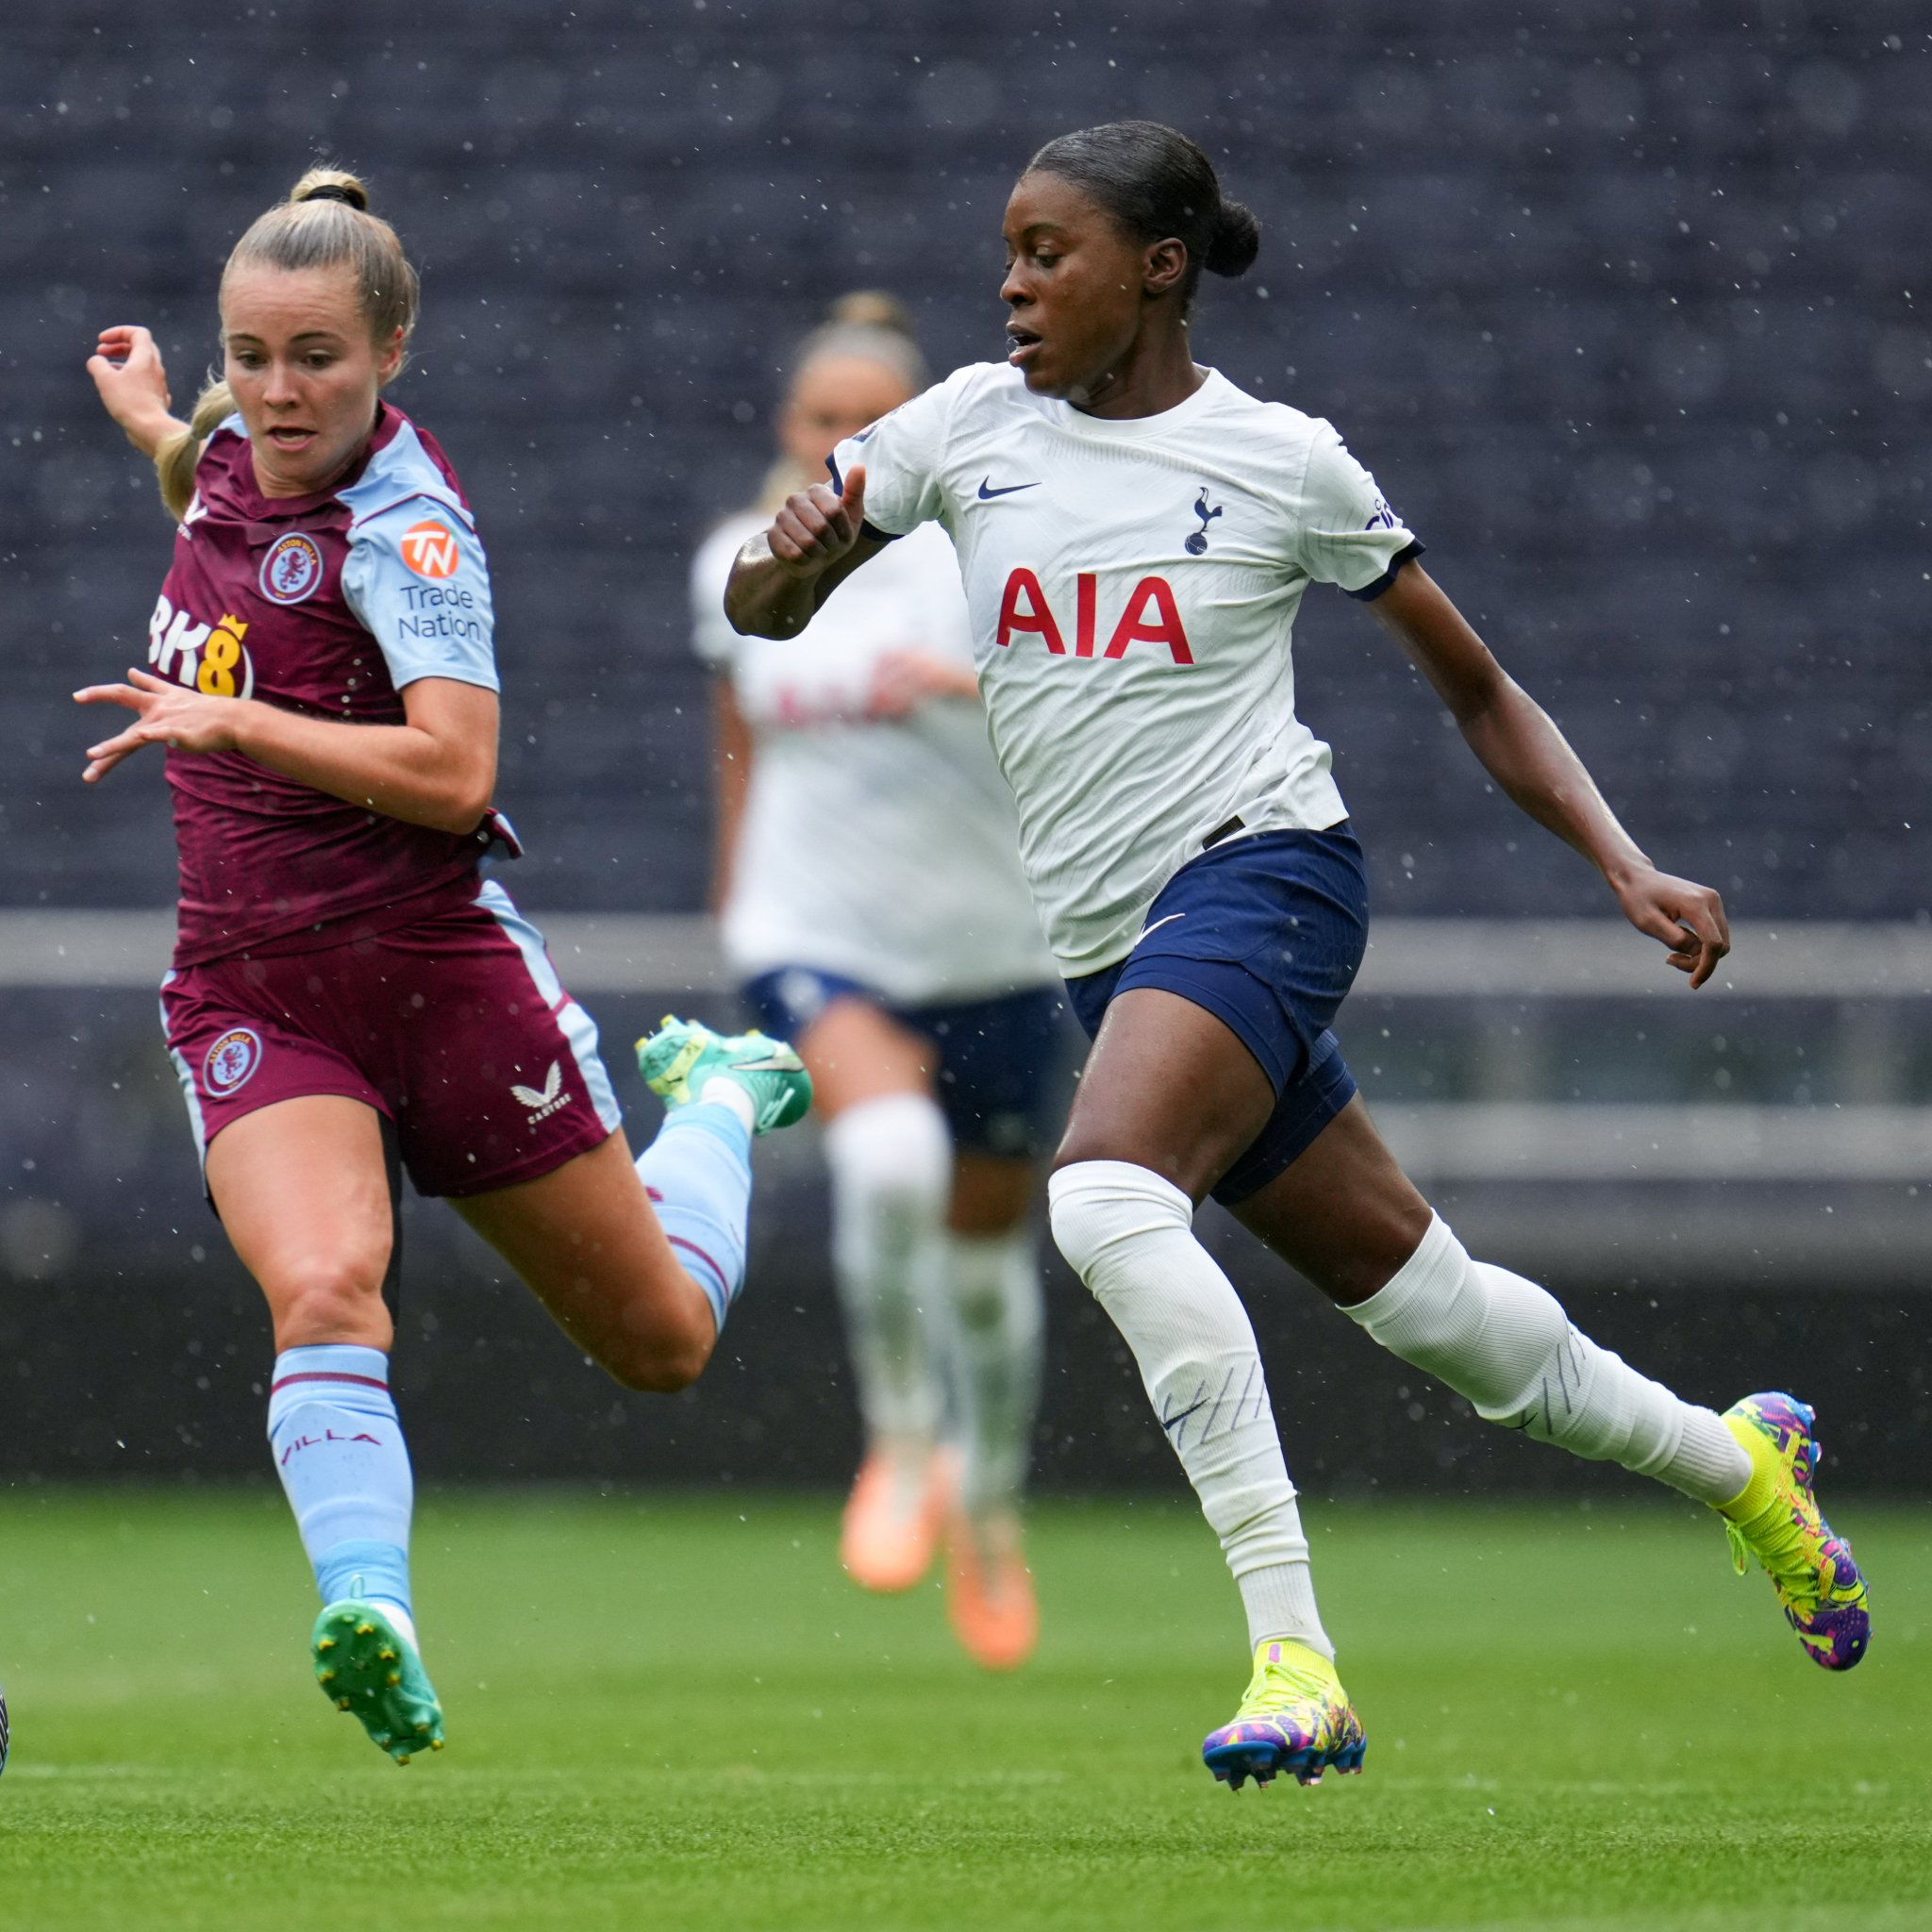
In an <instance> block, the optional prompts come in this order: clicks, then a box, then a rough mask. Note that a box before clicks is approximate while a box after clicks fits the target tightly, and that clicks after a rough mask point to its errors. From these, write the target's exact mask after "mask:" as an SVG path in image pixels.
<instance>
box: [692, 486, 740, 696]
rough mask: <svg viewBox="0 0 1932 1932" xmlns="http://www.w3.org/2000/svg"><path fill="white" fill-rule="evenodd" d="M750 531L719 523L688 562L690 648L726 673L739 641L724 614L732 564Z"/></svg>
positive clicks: (738, 523)
mask: <svg viewBox="0 0 1932 1932" xmlns="http://www.w3.org/2000/svg"><path fill="white" fill-rule="evenodd" d="M751 534H752V530H751V528H750V527H749V526H748V525H746V524H745V523H743V522H741V521H739V520H737V519H734V520H733V521H732V522H730V523H728V524H724V525H720V526H719V527H718V528H717V529H715V530H713V531H712V532H711V534H710V535H709V536H708V537H707V538H706V539H705V541H703V542H702V543H701V544H699V545H698V554H697V555H696V556H695V557H694V558H691V649H692V650H693V651H694V652H695V653H696V654H697V655H698V657H699V658H702V659H703V661H704V662H705V663H707V664H708V665H709V666H710V667H711V669H712V670H713V671H719V672H729V671H730V669H731V668H732V665H733V664H734V663H735V662H736V661H737V658H738V648H739V645H740V643H741V639H740V637H739V635H738V633H737V632H736V631H735V630H733V629H732V628H731V620H730V619H729V618H728V617H726V616H725V615H724V588H725V586H726V585H727V584H728V583H730V581H731V566H732V563H733V562H734V561H735V560H736V558H737V556H738V553H739V551H740V550H741V549H742V548H743V547H744V540H745V539H746V538H747V537H748V536H750V535H751Z"/></svg>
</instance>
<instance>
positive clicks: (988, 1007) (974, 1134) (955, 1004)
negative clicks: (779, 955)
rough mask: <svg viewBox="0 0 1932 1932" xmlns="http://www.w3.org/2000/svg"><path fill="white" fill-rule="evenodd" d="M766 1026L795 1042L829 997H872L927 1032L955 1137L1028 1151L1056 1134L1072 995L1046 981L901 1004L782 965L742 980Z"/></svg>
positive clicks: (855, 983) (969, 1143) (1016, 1154)
mask: <svg viewBox="0 0 1932 1932" xmlns="http://www.w3.org/2000/svg"><path fill="white" fill-rule="evenodd" d="M742 991H743V995H744V1001H745V1004H746V1005H747V1006H748V1007H750V1008H751V1009H752V1012H753V1013H754V1014H755V1015H756V1016H757V1019H758V1024H759V1025H760V1026H761V1027H763V1028H764V1030H765V1031H766V1032H767V1033H774V1034H776V1035H777V1036H778V1038H779V1039H781V1040H791V1041H794V1042H795V1041H796V1040H797V1038H798V1036H799V1035H800V1034H801V1033H803V1032H804V1031H805V1030H806V1028H807V1027H808V1026H809V1025H810V1024H811V1023H812V1022H813V1021H814V1020H816V1019H817V1018H818V1016H819V1015H820V1014H821V1013H822V1012H824V1009H825V1008H826V1007H828V1006H829V1005H830V1004H831V1003H832V1001H833V1000H835V999H840V998H853V999H862V1000H867V1001H869V1002H870V1003H871V1004H872V1005H874V1006H875V1007H877V1008H878V1009H879V1010H880V1011H881V1012H882V1013H884V1014H886V1015H887V1016H888V1017H889V1018H890V1019H892V1020H896V1021H897V1022H898V1024H900V1025H902V1026H906V1027H909V1028H910V1029H911V1030H912V1031H913V1032H914V1033H917V1034H919V1035H920V1036H921V1037H922V1038H923V1039H924V1040H927V1041H931V1043H932V1045H933V1047H934V1048H935V1050H936V1058H937V1060H938V1063H939V1064H938V1085H937V1090H936V1091H937V1098H938V1100H939V1104H940V1107H941V1111H943V1113H944V1114H945V1117H946V1126H947V1128H948V1130H949V1131H950V1132H951V1134H952V1137H953V1144H954V1145H955V1146H956V1147H961V1148H964V1149H966V1150H968V1151H969V1152H972V1153H975V1154H995V1155H1001V1156H1006V1157H1009V1158H1030V1157H1032V1156H1034V1155H1037V1154H1039V1153H1041V1151H1043V1150H1044V1149H1045V1148H1046V1147H1047V1146H1048V1145H1050V1144H1051V1142H1052V1141H1054V1140H1055V1139H1056V1138H1057V1136H1058V1131H1059V1125H1060V1121H1061V1117H1062V1114H1063V1113H1064V1104H1063V1096H1062V1093H1061V1082H1060V1079H1059V1077H1058V1076H1059V1073H1060V1070H1061V1068H1062V1067H1063V1066H1064V1065H1065V1063H1066V1032H1065V1021H1064V1013H1065V1008H1066V1003H1065V1001H1064V1000H1062V999H1061V997H1060V995H1059V993H1058V991H1056V989H1054V988H1053V987H1050V986H1042V987H1029V988H1028V989H1026V990H1025V991H1022V992H1008V993H996V994H994V995H993V996H992V997H991V998H990V999H982V1000H954V1001H947V1002H944V1003H941V1004H937V1005H933V1006H916V1007H915V1006H901V1005H899V1004H897V1003H896V1002H895V1001H892V1000H889V999H887V998H886V996H885V995H884V994H883V993H881V992H879V991H877V990H876V989H874V988H873V987H870V986H867V985H866V984H865V983H864V982H863V981H862V980H858V979H848V978H846V977H845V975H844V974H840V973H824V972H821V971H820V970H819V969H818V968H817V967H816V966H781V967H778V968H777V969H775V970H774V971H773V972H771V973H761V974H758V977H757V978H756V979H752V980H748V981H747V982H746V983H745V985H744V987H743V988H742Z"/></svg>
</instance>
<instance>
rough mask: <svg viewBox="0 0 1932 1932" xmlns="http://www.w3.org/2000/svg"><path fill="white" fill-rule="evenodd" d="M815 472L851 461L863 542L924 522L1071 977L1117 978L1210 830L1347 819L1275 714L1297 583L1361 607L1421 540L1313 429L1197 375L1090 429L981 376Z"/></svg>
mask: <svg viewBox="0 0 1932 1932" xmlns="http://www.w3.org/2000/svg"><path fill="white" fill-rule="evenodd" d="M833 461H834V464H835V466H836V471H837V474H838V475H843V474H844V473H845V472H846V471H847V470H848V469H849V468H850V467H851V466H852V465H853V464H855V463H861V462H862V463H863V464H864V465H865V471H866V488H865V516H866V521H867V522H868V523H869V524H871V525H873V527H874V529H875V530H878V531H880V532H881V533H884V534H887V535H898V534H903V533H905V532H908V531H910V530H913V529H916V528H917V527H918V526H919V525H921V524H923V523H925V522H927V521H936V522H938V523H939V524H941V525H943V526H944V528H945V529H946V531H947V532H948V533H949V534H950V535H951V537H952V539H953V542H954V545H955V547H956V548H957V550H958V558H959V567H960V571H961V575H963V578H964V581H965V586H966V596H967V602H968V605H969V608H970V610H971V613H972V630H973V646H974V657H975V659H976V661H977V664H978V668H979V686H980V692H981V695H982V697H983V698H984V700H985V704H986V709H987V716H988V719H989V722H990V725H991V735H992V745H993V752H994V756H995V757H996V758H998V760H999V765H1000V769H1001V771H1002V772H1003V773H1004V774H1006V778H1007V782H1008V784H1009V785H1010V786H1011V787H1012V789H1013V796H1014V798H1015V800H1016V801H1017V803H1018V806H1019V813H1020V851H1021V857H1022V859H1023V862H1024V866H1025V869H1026V875H1027V878H1028V880H1029V881H1030V882H1031V885H1032V888H1033V895H1034V900H1035V903H1036V904H1037V905H1038V907H1039V908H1040V914H1041V920H1042V921H1043V922H1044V924H1045V926H1046V932H1047V938H1048V939H1049V941H1051V942H1052V945H1053V949H1054V952H1055V954H1056V955H1057V956H1058V959H1059V963H1060V968H1061V970H1062V972H1064V973H1065V974H1068V975H1069V976H1074V975H1078V974H1088V973H1095V972H1098V971H1099V970H1100V969H1101V968H1102V967H1105V966H1109V965H1111V964H1113V962H1114V961H1115V960H1117V959H1120V958H1124V957H1125V955H1126V954H1127V952H1128V951H1129V950H1130V949H1131V947H1132V945H1133V941H1134V938H1135V935H1136V934H1137V933H1138V932H1139V931H1140V928H1141V922H1142V920H1143V919H1144V917H1145V914H1146V911H1147V908H1148V907H1149V905H1150V904H1151V903H1152V902H1153V899H1154V897H1155V894H1156V893H1158V891H1160V889H1161V887H1162V886H1164V885H1165V884H1166V883H1167V881H1168V880H1169V879H1170V878H1171V877H1173V875H1174V873H1175V872H1176V871H1177V870H1178V869H1179V868H1180V867H1181V866H1182V865H1183V864H1185V863H1186V861H1187V860H1189V859H1190V858H1193V857H1195V856H1196V855H1197V854H1198V853H1199V852H1200V851H1201V850H1202V849H1203V847H1202V841H1204V840H1205V839H1207V838H1208V836H1209V835H1210V834H1212V833H1214V832H1216V831H1217V830H1219V829H1220V828H1221V827H1223V826H1224V825H1226V824H1228V823H1229V822H1230V821H1231V820H1234V819H1237V818H1238V819H1239V820H1240V821H1241V829H1242V830H1244V831H1247V832H1268V831H1280V830H1285V829H1290V828H1297V827H1299V828H1305V829H1315V830H1320V829H1323V828H1325V827H1327V826H1329V825H1334V824H1339V823H1340V822H1341V820H1342V819H1343V818H1344V817H1345V816H1346V815H1347V814H1346V809H1345V808H1344V807H1343V805H1342V803H1341V793H1340V792H1339V791H1337V790H1336V788H1335V782H1334V780H1333V779H1332V778H1331V777H1330V776H1329V770H1328V767H1329V755H1328V747H1327V746H1326V745H1325V744H1324V743H1323V742H1322V741H1320V740H1319V739H1317V738H1316V737H1315V736H1314V734H1313V733H1312V732H1311V731H1309V729H1308V728H1307V725H1306V724H1303V723H1302V722H1301V721H1300V720H1299V719H1298V718H1297V717H1296V716H1295V710H1294V674H1293V669H1292V666H1291V660H1290V655H1289V645H1290V636H1291V630H1292V627H1293V625H1294V618H1295V612H1296V610H1297V609H1298V608H1300V605H1301V600H1302V592H1303V591H1305V590H1306V589H1307V586H1308V585H1309V583H1311V582H1315V583H1333V584H1339V585H1341V588H1342V589H1344V590H1346V591H1351V592H1353V593H1354V594H1356V595H1357V596H1373V595H1374V594H1376V592H1377V591H1380V590H1383V589H1385V588H1386V587H1387V585H1388V584H1389V582H1390V581H1391V578H1392V576H1393V574H1394V572H1395V570H1396V568H1397V567H1398V566H1399V564H1400V562H1401V561H1402V560H1403V559H1404V558H1406V557H1407V556H1412V555H1415V554H1416V553H1418V552H1419V551H1420V549H1421V547H1422V546H1421V545H1420V544H1419V543H1417V541H1416V540H1415V538H1414V537H1413V536H1411V535H1410V533H1409V532H1408V531H1407V529H1405V528H1404V527H1403V525H1401V523H1400V522H1398V521H1397V519H1396V517H1395V516H1394V514H1393V512H1392V511H1391V509H1390V508H1389V506H1388V505H1387V504H1386V503H1385V502H1384V501H1383V500H1382V496H1381V493H1380V491H1377V490H1376V488H1375V481H1374V477H1373V476H1371V475H1369V473H1368V472H1367V471H1366V470H1365V469H1363V468H1362V466H1361V465H1360V464H1359V463H1358V462H1357V461H1356V459H1355V458H1353V457H1352V456H1350V455H1349V453H1348V451H1347V449H1346V448H1345V447H1344V445H1343V443H1342V441H1341V437H1340V436H1339V435H1338V434H1337V433H1336V431H1335V429H1334V427H1333V426H1332V425H1329V424H1327V423H1325V422H1323V421H1322V420H1321V419H1319V418H1316V417H1310V416H1305V415H1303V414H1302V413H1301V411H1300V410H1298V409H1293V408H1289V407H1288V406H1287V405H1285V404H1282V403H1264V402H1261V401H1259V400H1257V398H1256V397H1253V396H1250V395H1248V394H1246V393H1244V392H1243V391H1241V390H1239V389H1237V388H1236V387H1235V386H1234V385H1233V384H1232V383H1231V382H1228V381H1227V380H1226V379H1225V378H1224V377H1223V376H1222V375H1218V374H1217V373H1215V372H1213V371H1211V370H1210V371H1209V372H1208V376H1207V379H1206V381H1204V382H1203V383H1202V385H1201V387H1200V388H1199V389H1198V390H1196V391H1194V393H1193V394H1192V395H1191V396H1190V397H1189V398H1188V399H1187V401H1185V402H1184V403H1181V404H1179V405H1178V406H1177V407H1176V408H1172V409H1168V410H1166V411H1164V412H1163V413H1162V414H1160V415H1158V416H1143V417H1138V418H1132V419H1128V420H1124V421H1117V420H1109V419H1103V418H1100V417H1095V416H1086V415H1082V414H1081V413H1080V412H1079V411H1078V410H1076V409H1074V408H1073V407H1072V406H1071V405H1070V404H1067V403H1063V402H1058V401H1056V400H1054V399H1053V398H1051V397H1047V396H1037V395H1034V394H1033V393H1032V392H1031V391H1029V390H1028V389H1027V388H1026V385H1025V382H1024V379H1023V377H1022V376H1021V374H1020V372H1019V371H1018V370H1016V369H1012V368H1009V367H1008V365H1007V364H1005V363H978V364H975V365H974V366H972V367H970V368H966V369H961V370H958V371H957V372H956V373H955V374H954V375H951V376H949V377H948V378H947V379H946V380H945V381H944V382H942V383H941V384H939V385H938V386H937V387H936V388H933V389H930V390H927V391H925V393H924V395H920V396H915V397H914V398H913V399H912V401H910V402H909V403H907V404H906V405H905V406H904V407H903V408H899V409H896V410H894V411H893V413H892V414H891V415H890V416H887V417H885V418H883V419H882V420H881V421H880V422H878V423H876V424H874V425H873V426H872V427H871V428H870V429H868V430H866V431H864V432H863V433H862V434H860V435H859V436H857V437H854V438H852V439H850V440H849V441H845V442H843V443H841V444H840V446H839V448H838V450H837V452H836V453H835V456H834V458H833ZM899 547H900V546H899V545H897V544H894V545H892V546H891V548H889V549H888V550H886V551H884V552H882V553H881V554H880V556H879V557H878V558H875V559H874V561H873V562H872V563H870V564H868V565H867V566H866V567H865V568H864V569H863V570H861V571H859V572H858V573H857V574H856V575H855V576H853V577H851V578H849V579H847V583H846V585H845V586H843V587H841V592H840V594H841V595H842V594H843V592H844V590H845V589H847V588H850V586H851V585H853V584H856V583H858V582H861V581H863V579H864V578H865V577H866V576H867V575H869V574H870V573H871V572H872V571H874V570H877V569H878V568H880V566H881V565H882V564H884V563H885V562H886V561H887V560H888V559H889V558H891V556H892V555H893V552H894V551H896V550H897V549H898V548H899Z"/></svg>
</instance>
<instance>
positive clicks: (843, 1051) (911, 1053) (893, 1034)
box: [791, 993, 938, 1121]
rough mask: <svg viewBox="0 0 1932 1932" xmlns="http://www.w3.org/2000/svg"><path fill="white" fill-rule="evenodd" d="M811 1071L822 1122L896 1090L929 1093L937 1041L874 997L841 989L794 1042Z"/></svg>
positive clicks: (816, 1102)
mask: <svg viewBox="0 0 1932 1932" xmlns="http://www.w3.org/2000/svg"><path fill="white" fill-rule="evenodd" d="M791 1043H792V1045H793V1047H794V1048H795V1049H796V1051H797V1054H798V1057H799V1058H800V1059H802V1060H803V1061H804V1062H805V1065H806V1071H807V1072H808V1074H810V1075H811V1085H812V1104H813V1108H814V1109H815V1111H816V1112H817V1114H818V1116H819V1118H820V1119H821V1120H822V1121H833V1120H836V1119H837V1118H838V1117H839V1116H840V1115H841V1113H843V1112H844V1111H845V1110H846V1109H847V1108H852V1107H857V1106H858V1105H860V1104H861V1103H862V1102H864V1101H868V1100H882V1099H884V1098H885V1097H886V1096H887V1095H888V1094H891V1093H930V1092H931V1091H932V1087H933V1080H934V1077H935V1074H936V1073H937V1071H938V1056H937V1053H936V1052H935V1049H934V1047H933V1044H932V1042H931V1041H929V1040H926V1039H924V1037H923V1036H922V1035H920V1034H918V1033H915V1032H914V1031H913V1030H912V1028H911V1027H909V1026H906V1025H902V1024H900V1023H899V1022H898V1021H897V1020H895V1019H893V1018H892V1016H891V1014H890V1013H888V1012H886V1011H885V1010H884V1009H883V1008H881V1007H879V1006H878V1005H877V1004H876V1003H875V1002H874V1001H873V1000H870V999H867V998H865V997H864V996H863V995H862V994H858V993H841V995H839V997H837V998H836V999H833V1000H831V1001H829V1002H827V1004H826V1006H825V1008H824V1011H822V1012H821V1013H820V1014H819V1015H818V1016H817V1017H816V1018H815V1019H814V1020H813V1021H812V1022H811V1024H809V1025H808V1026H804V1027H801V1028H800V1029H798V1031H797V1032H795V1033H794V1034H793V1036H792V1041H791Z"/></svg>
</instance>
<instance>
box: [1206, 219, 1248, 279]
mask: <svg viewBox="0 0 1932 1932" xmlns="http://www.w3.org/2000/svg"><path fill="white" fill-rule="evenodd" d="M1260 252H1261V225H1260V223H1259V222H1257V220H1256V219H1255V217H1254V213H1253V211H1252V210H1251V209H1249V208H1245V207H1243V206H1242V205H1241V203H1240V202H1238V201H1224V202H1223V203H1222V204H1221V215H1220V218H1219V220H1217V221H1216V222H1215V224H1214V238H1213V240H1212V241H1210V242H1208V255H1207V258H1206V259H1205V260H1204V261H1203V262H1202V264H1201V266H1202V267H1203V268H1205V269H1207V270H1208V273H1209V274H1210V275H1246V274H1247V272H1248V271H1249V269H1251V268H1252V267H1254V265H1255V258H1256V256H1257V255H1258V254H1259V253H1260Z"/></svg>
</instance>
